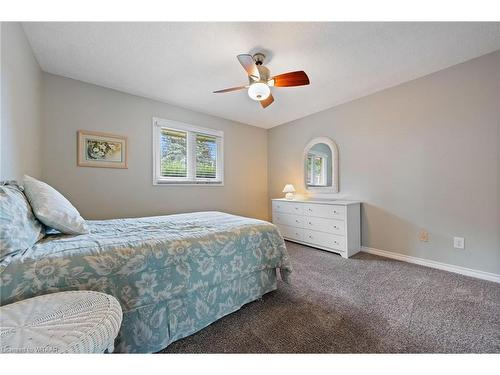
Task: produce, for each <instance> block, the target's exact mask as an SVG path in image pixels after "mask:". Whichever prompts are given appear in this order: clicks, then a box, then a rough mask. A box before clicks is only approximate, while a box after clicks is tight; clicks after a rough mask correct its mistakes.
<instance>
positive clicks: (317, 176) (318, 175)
mask: <svg viewBox="0 0 500 375" xmlns="http://www.w3.org/2000/svg"><path fill="white" fill-rule="evenodd" d="M322 172H323V158H322V157H321V156H315V157H314V185H322V183H323V178H322V177H323V176H322Z"/></svg>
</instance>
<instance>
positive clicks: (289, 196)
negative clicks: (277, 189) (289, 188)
mask: <svg viewBox="0 0 500 375" xmlns="http://www.w3.org/2000/svg"><path fill="white" fill-rule="evenodd" d="M285 199H288V200H293V193H286V194H285Z"/></svg>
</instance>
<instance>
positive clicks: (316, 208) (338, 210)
mask: <svg viewBox="0 0 500 375" xmlns="http://www.w3.org/2000/svg"><path fill="white" fill-rule="evenodd" d="M303 206H304V207H303V210H304V215H306V216H315V217H324V218H326V219H338V220H344V217H345V206H335V205H332V204H303Z"/></svg>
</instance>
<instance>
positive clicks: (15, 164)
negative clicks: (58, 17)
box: [0, 22, 42, 180]
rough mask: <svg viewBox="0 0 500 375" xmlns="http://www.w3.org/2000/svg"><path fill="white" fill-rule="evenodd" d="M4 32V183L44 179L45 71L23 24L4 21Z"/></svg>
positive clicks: (0, 174) (0, 169)
mask: <svg viewBox="0 0 500 375" xmlns="http://www.w3.org/2000/svg"><path fill="white" fill-rule="evenodd" d="M1 31H2V32H1V41H2V48H1V50H2V52H1V56H2V57H1V72H2V77H1V86H2V88H1V97H2V99H1V103H2V108H1V112H2V116H1V121H2V125H1V133H0V138H1V151H0V159H1V160H0V180H10V179H12V180H15V179H20V178H21V177H22V176H23V174H30V175H32V176H34V177H40V176H41V174H42V162H41V142H40V136H41V119H40V90H41V81H42V72H41V70H40V67H39V65H38V63H37V61H36V59H35V57H34V56H33V52H32V50H31V46H30V45H29V43H28V40H27V39H26V36H25V34H24V30H23V29H22V27H21V25H20V24H19V23H17V22H2V25H1Z"/></svg>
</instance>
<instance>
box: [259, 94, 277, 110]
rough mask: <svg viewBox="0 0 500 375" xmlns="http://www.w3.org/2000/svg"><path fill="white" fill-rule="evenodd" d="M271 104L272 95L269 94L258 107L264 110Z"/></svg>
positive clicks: (272, 100)
mask: <svg viewBox="0 0 500 375" xmlns="http://www.w3.org/2000/svg"><path fill="white" fill-rule="evenodd" d="M273 102H274V98H273V94H269V96H268V97H267V98H266V99H264V100H261V101H260V105H261V106H262V108H266V107H267V106H269V105H271V104H273Z"/></svg>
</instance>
